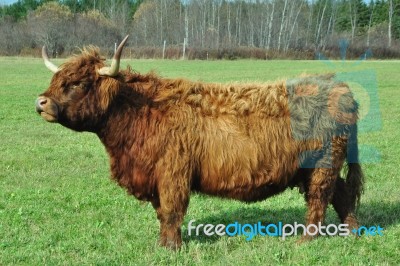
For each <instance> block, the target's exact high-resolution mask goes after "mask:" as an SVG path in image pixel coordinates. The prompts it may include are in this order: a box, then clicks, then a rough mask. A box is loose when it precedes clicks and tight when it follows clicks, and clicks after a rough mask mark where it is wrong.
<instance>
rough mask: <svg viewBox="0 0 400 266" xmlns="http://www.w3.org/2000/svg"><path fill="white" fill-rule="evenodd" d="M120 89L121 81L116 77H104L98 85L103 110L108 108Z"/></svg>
mask: <svg viewBox="0 0 400 266" xmlns="http://www.w3.org/2000/svg"><path fill="white" fill-rule="evenodd" d="M119 89H120V82H119V81H118V80H116V79H104V80H103V82H101V83H100V86H99V87H98V91H97V94H98V95H99V104H100V108H101V110H103V111H105V110H107V108H108V106H109V105H110V103H111V102H112V101H113V100H114V98H115V96H116V95H117V93H118V91H119Z"/></svg>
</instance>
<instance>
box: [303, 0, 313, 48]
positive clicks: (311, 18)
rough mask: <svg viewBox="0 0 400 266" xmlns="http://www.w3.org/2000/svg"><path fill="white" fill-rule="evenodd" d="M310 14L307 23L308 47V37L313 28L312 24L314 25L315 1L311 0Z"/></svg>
mask: <svg viewBox="0 0 400 266" xmlns="http://www.w3.org/2000/svg"><path fill="white" fill-rule="evenodd" d="M310 7H311V8H310V16H309V17H308V25H307V32H306V43H305V45H306V47H307V46H308V37H309V36H310V30H311V25H312V20H313V16H312V15H313V7H314V1H311V3H310Z"/></svg>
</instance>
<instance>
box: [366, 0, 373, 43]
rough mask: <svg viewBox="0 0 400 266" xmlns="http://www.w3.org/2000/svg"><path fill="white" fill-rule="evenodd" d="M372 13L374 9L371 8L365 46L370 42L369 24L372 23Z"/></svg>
mask: <svg viewBox="0 0 400 266" xmlns="http://www.w3.org/2000/svg"><path fill="white" fill-rule="evenodd" d="M372 6H374V5H372ZM373 15H374V9H372V10H371V14H369V22H368V32H367V47H369V43H370V34H371V25H372V17H373Z"/></svg>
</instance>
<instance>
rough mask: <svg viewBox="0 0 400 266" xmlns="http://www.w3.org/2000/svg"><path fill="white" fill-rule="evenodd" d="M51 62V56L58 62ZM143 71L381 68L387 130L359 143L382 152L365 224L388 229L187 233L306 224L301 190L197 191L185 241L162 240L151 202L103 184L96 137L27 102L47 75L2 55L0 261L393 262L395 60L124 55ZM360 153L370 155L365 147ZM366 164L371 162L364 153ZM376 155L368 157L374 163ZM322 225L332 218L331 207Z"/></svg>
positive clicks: (397, 244)
mask: <svg viewBox="0 0 400 266" xmlns="http://www.w3.org/2000/svg"><path fill="white" fill-rule="evenodd" d="M60 62H61V61H58V62H57V63H60ZM128 63H129V64H130V65H132V67H133V68H134V69H135V70H137V71H140V72H147V71H149V70H151V69H154V70H156V71H157V72H158V73H159V74H160V75H162V76H164V77H187V78H190V79H194V80H201V81H212V82H230V81H267V80H274V79H277V78H282V79H285V78H290V77H295V76H297V75H299V74H304V73H306V74H307V73H308V74H311V73H326V72H332V71H338V72H350V73H351V72H354V71H360V70H365V69H370V70H372V71H373V72H374V73H376V77H377V85H378V96H379V100H380V101H379V104H380V114H381V116H380V119H381V121H382V128H381V129H380V130H377V131H374V132H361V133H360V136H359V138H360V144H366V145H369V146H373V147H374V148H375V149H376V150H378V151H379V153H380V159H379V160H378V161H377V160H375V162H372V163H365V164H364V165H363V168H364V171H365V175H366V186H365V193H364V195H363V197H362V200H361V207H360V209H359V211H358V214H359V221H360V223H361V224H362V225H366V226H374V225H375V226H376V225H380V226H381V227H383V228H384V232H383V233H384V235H383V236H374V237H373V236H362V237H361V238H359V239H356V238H354V237H339V236H335V237H319V238H318V239H316V240H314V241H311V242H309V243H304V244H300V245H299V244H297V241H298V240H299V236H294V237H289V238H288V239H286V240H284V241H283V240H281V239H279V238H277V237H262V236H257V237H255V238H254V239H253V240H251V241H246V240H245V237H244V236H236V237H228V236H224V237H205V236H200V237H196V236H188V234H187V231H186V229H187V224H188V222H189V220H191V219H196V224H199V223H213V224H219V223H224V224H228V223H231V222H234V221H240V222H242V223H256V222H257V221H264V222H269V223H277V222H278V221H282V222H283V223H290V224H293V223H294V222H298V223H304V222H305V220H304V217H305V212H306V208H305V203H304V200H303V196H302V195H300V194H299V193H298V191H297V189H294V190H290V189H289V190H287V191H286V192H285V193H283V194H281V195H279V196H276V197H274V198H271V199H268V200H265V201H263V202H259V203H255V204H250V205H248V204H244V203H241V202H237V201H232V200H222V199H219V198H212V197H208V196H203V195H193V196H192V198H191V202H190V206H189V210H188V213H187V215H186V218H185V221H184V227H183V231H182V232H183V240H184V245H183V248H182V249H181V250H180V251H179V252H176V253H175V252H171V251H169V250H166V249H164V248H160V247H158V246H157V239H158V230H159V225H158V221H157V219H156V216H155V213H154V210H153V208H152V207H151V205H149V204H146V203H140V202H139V201H137V200H136V199H134V198H132V197H129V196H127V194H126V193H125V191H124V190H123V189H121V188H119V187H118V186H117V185H116V184H115V183H113V182H112V181H110V179H109V166H108V158H107V155H106V152H105V150H104V148H103V146H102V145H101V143H100V141H99V140H98V139H97V137H96V136H95V135H93V134H89V133H75V132H72V131H70V130H68V129H65V128H63V127H61V126H59V125H55V124H49V123H47V122H45V121H43V119H42V118H41V117H39V116H38V115H37V114H36V113H35V111H34V101H35V99H36V97H37V95H38V94H40V93H41V92H43V91H44V90H45V89H46V88H47V86H48V84H49V81H50V78H51V73H50V72H49V71H48V70H47V69H46V68H45V66H44V65H43V64H42V61H41V60H39V59H18V58H0V143H1V144H0V265H44V264H45V265H59V264H63V265H88V264H93V265H169V264H172V265H261V264H263V265H265V264H266V265H275V264H289V265H313V264H319V265H321V264H326V265H349V264H350V265H399V264H400V179H399V176H398V169H399V159H400V133H399V129H400V128H399V124H400V103H399V101H400V89H399V84H400V62H399V61H368V62H362V63H360V64H355V63H354V62H340V61H335V62H332V63H331V65H329V64H327V63H326V62H325V63H324V62H321V61H151V60H134V61H129V62H127V61H124V62H123V65H126V64H128ZM362 155H363V156H364V158H367V157H368V156H370V154H368V153H367V154H362ZM367 159H368V158H367ZM371 161H374V158H372V160H371ZM326 223H327V224H329V223H336V224H338V223H339V220H338V219H337V217H336V214H335V213H334V211H333V209H332V208H331V207H330V208H329V210H328V216H327V219H326Z"/></svg>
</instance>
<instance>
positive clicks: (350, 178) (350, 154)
mask: <svg viewBox="0 0 400 266" xmlns="http://www.w3.org/2000/svg"><path fill="white" fill-rule="evenodd" d="M347 165H348V170H347V176H346V185H347V189H348V192H349V196H350V201H351V206H358V205H359V204H360V197H361V194H362V193H363V185H364V175H363V172H362V169H361V165H360V162H359V157H358V143H357V125H356V124H354V125H353V126H352V130H351V132H350V136H349V140H348V145H347Z"/></svg>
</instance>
